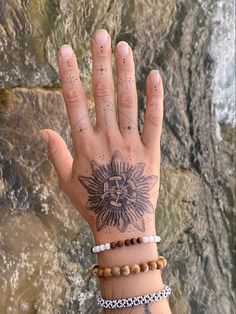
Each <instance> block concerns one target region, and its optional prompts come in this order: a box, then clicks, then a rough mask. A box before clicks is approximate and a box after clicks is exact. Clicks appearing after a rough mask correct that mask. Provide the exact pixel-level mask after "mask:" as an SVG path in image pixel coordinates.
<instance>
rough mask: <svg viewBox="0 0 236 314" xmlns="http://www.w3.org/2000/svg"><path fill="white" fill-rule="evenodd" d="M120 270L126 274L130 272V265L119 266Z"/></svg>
mask: <svg viewBox="0 0 236 314" xmlns="http://www.w3.org/2000/svg"><path fill="white" fill-rule="evenodd" d="M120 272H121V274H122V275H124V276H128V275H129V274H130V267H129V266H122V267H121V268H120Z"/></svg>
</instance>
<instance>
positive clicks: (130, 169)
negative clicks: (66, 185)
mask: <svg viewBox="0 0 236 314" xmlns="http://www.w3.org/2000/svg"><path fill="white" fill-rule="evenodd" d="M144 166H145V164H144V163H138V164H134V165H133V164H129V163H127V162H125V161H124V159H123V157H122V154H121V153H120V151H118V150H116V151H115V152H114V154H113V156H112V159H111V162H110V163H108V164H104V165H100V164H98V163H97V162H96V161H91V170H92V174H91V176H90V177H84V176H79V177H78V179H79V181H80V183H81V184H82V185H83V186H84V188H85V189H86V190H87V192H88V202H87V208H88V209H89V210H90V211H92V212H93V213H94V214H95V215H96V226H97V230H98V231H100V230H102V229H104V228H107V227H109V226H110V227H117V228H118V229H119V231H120V232H125V231H126V229H127V228H128V227H129V226H132V227H135V228H137V229H138V230H140V231H142V232H144V231H145V222H144V218H143V216H144V215H145V214H147V213H149V214H152V213H153V212H154V208H153V205H152V203H151V202H150V201H149V197H150V196H149V191H150V190H151V189H152V188H153V187H154V186H155V184H156V183H157V180H158V177H157V176H154V175H151V176H145V175H144V174H143V172H144Z"/></svg>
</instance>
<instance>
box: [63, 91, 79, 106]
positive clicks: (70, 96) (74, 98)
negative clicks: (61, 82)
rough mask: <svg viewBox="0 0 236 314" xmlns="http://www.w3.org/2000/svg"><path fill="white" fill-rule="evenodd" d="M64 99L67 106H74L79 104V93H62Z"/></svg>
mask: <svg viewBox="0 0 236 314" xmlns="http://www.w3.org/2000/svg"><path fill="white" fill-rule="evenodd" d="M64 95H65V99H66V101H67V103H68V104H69V105H76V104H78V103H79V102H80V99H81V97H80V93H79V92H78V90H75V89H74V90H73V89H71V90H68V91H67V92H65V93H64Z"/></svg>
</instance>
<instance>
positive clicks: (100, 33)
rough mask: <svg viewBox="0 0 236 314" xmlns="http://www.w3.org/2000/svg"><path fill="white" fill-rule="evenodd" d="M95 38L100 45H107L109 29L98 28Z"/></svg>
mask: <svg viewBox="0 0 236 314" xmlns="http://www.w3.org/2000/svg"><path fill="white" fill-rule="evenodd" d="M94 39H95V41H96V43H97V44H98V45H105V44H106V43H107V40H108V34H107V31H106V30H105V29H99V30H97V31H96V33H95V36H94Z"/></svg>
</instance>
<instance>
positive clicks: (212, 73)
mask: <svg viewBox="0 0 236 314" xmlns="http://www.w3.org/2000/svg"><path fill="white" fill-rule="evenodd" d="M234 5H235V4H234V1H233V0H202V1H200V0H172V1H171V0H162V1H154V0H147V1H141V0H137V1H117V0H114V1H101V0H100V1H97V0H96V1H87V0H86V1H85V0H79V1H78V0H71V1H66V0H52V1H51V0H50V1H49V0H18V1H16V0H13V1H12V0H1V2H0V123H1V124H0V274H1V276H0V295H1V302H0V313H1V314H5V313H7V314H8V313H14V314H15V313H16V314H18V313H40V314H41V313H43V314H49V313H50V314H51V313H60V314H65V313H66V314H67V313H68V314H73V313H86V312H87V313H98V309H97V307H96V302H95V294H96V283H95V282H94V281H93V280H92V279H91V277H90V275H89V272H88V271H87V269H88V268H89V267H90V266H91V265H92V263H93V262H94V261H93V260H92V258H90V251H89V248H90V245H91V243H92V237H91V234H90V232H89V230H88V228H87V226H86V225H85V224H84V223H83V222H82V221H81V220H80V217H79V215H78V214H77V213H76V212H75V210H74V209H73V208H72V206H71V204H70V203H69V202H68V200H67V199H66V198H65V197H64V196H63V195H62V193H61V192H60V191H59V188H58V186H57V179H56V176H55V173H54V171H53V169H52V167H51V165H50V163H49V162H48V159H47V155H46V151H45V147H44V145H43V143H42V142H41V140H40V138H39V135H38V134H39V130H40V129H41V128H44V127H52V128H54V129H56V130H57V131H58V132H60V133H61V134H62V135H63V137H64V138H65V139H66V140H67V142H68V143H69V145H71V142H70V131H69V128H68V124H67V118H66V115H65V110H64V105H63V101H62V97H61V94H60V89H59V86H60V84H59V78H58V68H57V61H56V54H57V50H58V48H59V47H60V46H61V45H62V44H64V43H70V44H71V45H72V46H73V47H74V49H75V51H76V53H77V55H78V61H79V65H80V68H81V76H82V79H83V81H84V84H85V88H86V91H87V95H88V98H89V100H90V102H91V103H92V96H91V90H90V74H91V52H90V46H91V36H92V34H93V33H94V31H95V30H96V29H97V28H100V27H104V28H106V29H107V30H108V31H109V32H110V34H111V36H112V42H113V46H114V45H115V44H116V43H117V42H118V41H119V40H127V41H128V42H129V43H130V45H131V46H132V48H133V50H134V56H135V60H136V71H137V86H138V95H139V104H140V115H139V119H140V123H142V117H143V109H144V103H145V96H144V95H145V78H146V75H147V73H148V72H149V71H150V70H151V69H155V68H158V69H159V70H160V71H161V72H162V74H163V77H164V82H165V92H166V98H165V120H164V131H163V137H162V178H161V189H160V200H159V203H158V206H157V228H158V233H159V234H161V235H162V238H163V239H164V241H163V243H162V246H161V248H160V250H161V253H162V254H163V255H165V256H167V258H168V259H169V266H168V268H167V270H166V271H165V273H164V274H163V275H164V278H165V281H166V282H167V283H169V284H170V285H171V286H172V288H173V295H172V297H171V306H172V309H173V313H179V314H185V313H194V314H195V313H196V314H203V313H204V314H205V313H209V314H215V313H222V314H224V313H227V314H229V313H230V314H231V313H234V302H235V281H234V276H233V275H234V271H235V269H234V264H235V248H234V243H235V238H234V237H235V232H234V231H235V211H234V204H235V168H234V161H235V160H234V149H235V145H234V142H233V135H234V134H235V71H234V70H235V60H234V54H235V48H234V41H235V39H234V37H235V32H234V24H235V16H234V9H233V8H234ZM91 110H92V108H91Z"/></svg>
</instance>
